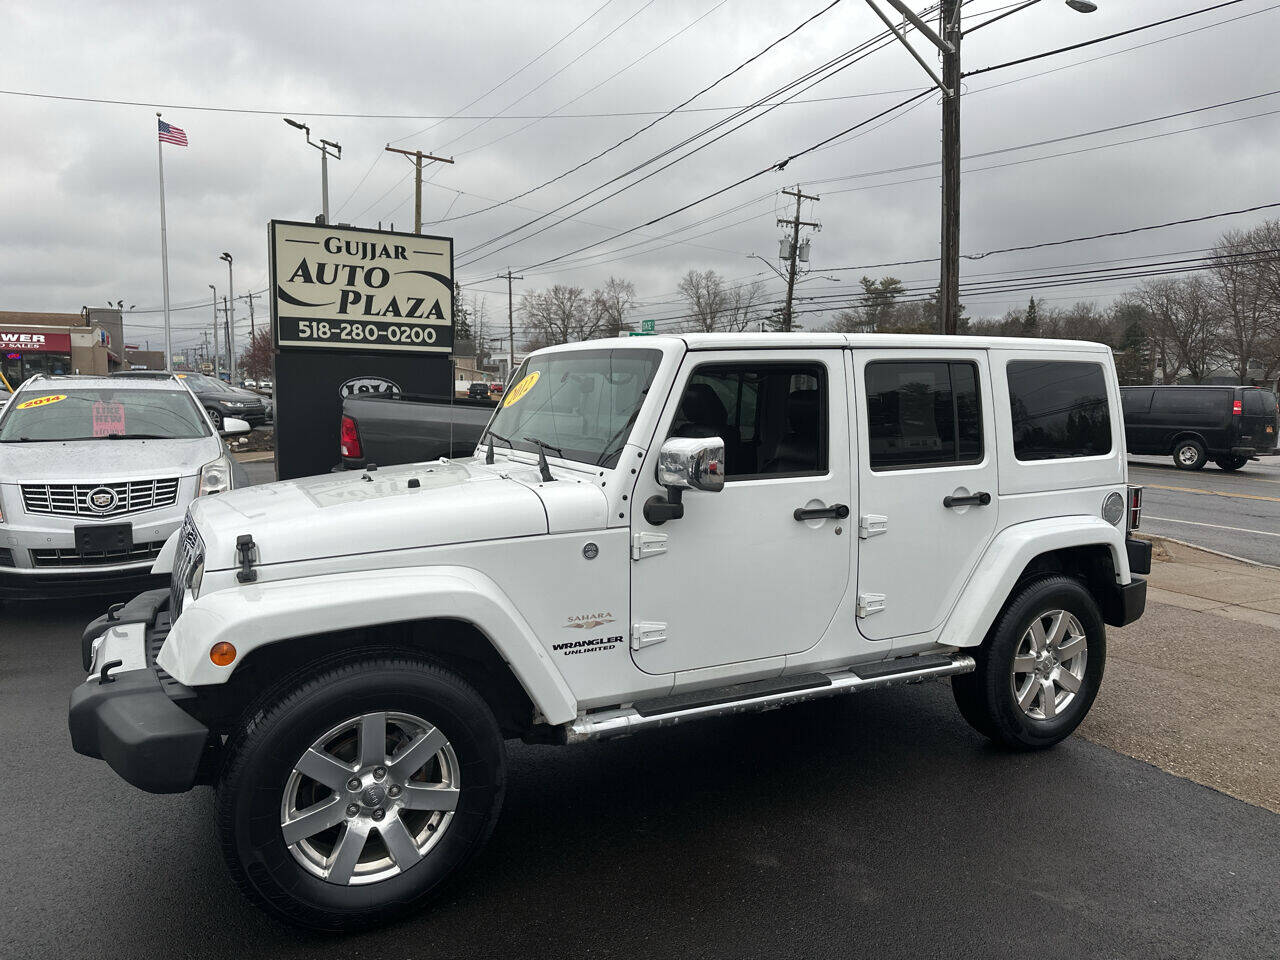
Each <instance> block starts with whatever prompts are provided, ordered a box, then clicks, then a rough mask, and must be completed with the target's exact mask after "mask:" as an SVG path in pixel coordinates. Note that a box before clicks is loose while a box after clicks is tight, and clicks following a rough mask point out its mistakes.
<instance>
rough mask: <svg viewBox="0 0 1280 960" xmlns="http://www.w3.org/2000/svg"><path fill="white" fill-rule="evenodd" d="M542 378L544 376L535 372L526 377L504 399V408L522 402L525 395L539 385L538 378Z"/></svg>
mask: <svg viewBox="0 0 1280 960" xmlns="http://www.w3.org/2000/svg"><path fill="white" fill-rule="evenodd" d="M540 376H542V374H541V373H540V372H539V371H537V370H535V371H533V373H531V374H529V375H528V376H527V377H525V378H524V379H523V380H521V381H520V382H519V383H517V384H516V385H515V386H514V387H512V388H511V389H510V390H509V391H508V392H507V395H506V396H505V397H503V399H502V405H503V406H504V407H509V406H511V405H512V404H513V403H519V402H520V400H521V399H522V398H523V397H524V395H525V394H526V393H528V392H529V391H530V390H532V389H533V388H534V387H535V386H536V385H537V383H538V378H539V377H540Z"/></svg>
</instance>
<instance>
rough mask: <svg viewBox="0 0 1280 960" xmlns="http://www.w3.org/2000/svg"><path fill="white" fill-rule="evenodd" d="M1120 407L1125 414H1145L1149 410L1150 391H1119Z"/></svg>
mask: <svg viewBox="0 0 1280 960" xmlns="http://www.w3.org/2000/svg"><path fill="white" fill-rule="evenodd" d="M1120 405H1121V407H1122V408H1123V409H1124V412H1125V414H1126V415H1127V414H1131V413H1146V412H1147V411H1148V410H1149V409H1150V408H1151V391H1150V390H1121V391H1120Z"/></svg>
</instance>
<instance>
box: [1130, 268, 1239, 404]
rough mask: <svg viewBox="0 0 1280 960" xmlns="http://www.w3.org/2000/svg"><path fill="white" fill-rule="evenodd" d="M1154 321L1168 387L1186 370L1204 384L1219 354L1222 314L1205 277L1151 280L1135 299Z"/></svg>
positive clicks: (1137, 293)
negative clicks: (1219, 329) (1219, 319)
mask: <svg viewBox="0 0 1280 960" xmlns="http://www.w3.org/2000/svg"><path fill="white" fill-rule="evenodd" d="M1133 299H1134V301H1135V302H1137V303H1138V304H1140V305H1141V306H1143V307H1145V308H1146V310H1147V313H1148V315H1149V316H1150V317H1151V326H1152V333H1153V334H1154V336H1155V338H1156V341H1157V346H1158V349H1159V359H1158V365H1159V367H1160V369H1161V372H1162V374H1163V380H1164V382H1165V383H1173V382H1174V381H1175V380H1176V379H1177V377H1178V375H1179V374H1180V373H1181V372H1182V371H1183V370H1185V371H1186V372H1187V375H1188V376H1189V377H1190V378H1191V380H1192V382H1194V383H1202V382H1203V381H1204V378H1205V375H1206V374H1207V373H1208V371H1209V368H1210V366H1211V365H1212V363H1213V360H1214V357H1215V356H1216V355H1217V353H1218V352H1219V344H1218V337H1217V333H1218V311H1217V309H1216V305H1215V304H1214V302H1213V296H1212V291H1211V289H1210V285H1209V282H1208V281H1207V280H1206V279H1205V278H1204V277H1199V276H1195V277H1186V278H1181V279H1175V278H1162V279H1159V280H1147V281H1144V282H1143V283H1142V284H1140V285H1139V286H1138V289H1137V291H1136V292H1135V293H1134V295H1133Z"/></svg>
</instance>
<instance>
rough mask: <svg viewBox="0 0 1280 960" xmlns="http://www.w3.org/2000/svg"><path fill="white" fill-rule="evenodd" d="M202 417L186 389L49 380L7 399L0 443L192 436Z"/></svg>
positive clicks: (201, 427) (202, 433)
mask: <svg viewBox="0 0 1280 960" xmlns="http://www.w3.org/2000/svg"><path fill="white" fill-rule="evenodd" d="M208 435H209V428H208V427H207V426H206V425H205V422H204V415H203V414H202V413H201V412H200V408H199V407H198V406H197V405H196V403H195V400H194V399H192V397H191V394H189V393H187V391H185V390H136V389H129V388H127V387H125V388H109V389H94V390H89V389H85V388H83V387H69V386H66V385H63V384H59V383H58V382H57V381H54V382H52V383H51V384H49V385H48V386H47V387H43V388H42V389H40V390H28V391H25V392H24V393H21V394H19V395H18V396H16V397H14V399H13V400H11V401H10V403H9V406H8V408H7V409H6V411H5V416H4V419H3V420H0V443H35V442H38V441H70V440H192V439H195V438H197V437H207V436H208Z"/></svg>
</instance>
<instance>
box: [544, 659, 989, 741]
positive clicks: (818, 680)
mask: <svg viewBox="0 0 1280 960" xmlns="http://www.w3.org/2000/svg"><path fill="white" fill-rule="evenodd" d="M974 667H975V662H974V659H973V657H971V656H967V655H956V656H941V655H940V656H928V657H904V658H902V659H901V660H898V661H893V660H890V661H885V662H883V663H876V664H860V665H858V666H856V667H852V668H850V669H848V670H842V671H840V672H838V673H831V674H804V675H802V676H800V677H792V678H784V679H783V680H781V681H765V682H766V683H769V684H777V685H778V689H771V688H762V685H761V684H760V683H749V684H742V685H741V687H740V688H738V690H737V695H736V697H734V699H728V691H731V690H734V688H732V687H720V688H717V689H714V690H704V691H695V692H694V693H691V694H678V695H676V696H674V697H666V698H662V699H660V700H649V701H644V702H641V703H637V704H635V705H633V706H630V707H624V708H621V709H615V710H602V711H600V712H598V713H591V714H587V715H586V716H582V717H578V718H577V719H576V720H573V721H571V722H569V723H568V724H566V725H565V726H564V727H563V728H562V729H563V730H564V736H565V742H567V743H581V742H583V741H586V740H595V739H598V738H601V737H618V736H625V735H626V734H630V733H635V732H636V731H638V730H647V729H651V728H655V727H669V726H672V725H674V724H677V723H683V722H684V721H686V720H697V719H701V718H703V717H720V716H725V715H727V714H734V713H749V712H753V711H757V710H771V709H774V708H776V707H785V706H789V705H791V704H793V703H801V702H802V701H805V700H816V699H818V698H819V697H831V696H835V695H836V694H838V693H855V692H859V691H863V690H878V689H880V688H881V687H892V686H896V685H898V684H902V683H916V682H919V681H921V680H932V679H935V678H937V677H950V676H953V675H955V674H958V673H971V672H972V671H973V669H974ZM855 671H857V672H855ZM797 686H798V688H797Z"/></svg>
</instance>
